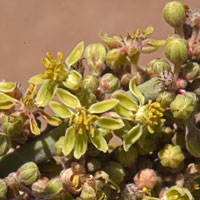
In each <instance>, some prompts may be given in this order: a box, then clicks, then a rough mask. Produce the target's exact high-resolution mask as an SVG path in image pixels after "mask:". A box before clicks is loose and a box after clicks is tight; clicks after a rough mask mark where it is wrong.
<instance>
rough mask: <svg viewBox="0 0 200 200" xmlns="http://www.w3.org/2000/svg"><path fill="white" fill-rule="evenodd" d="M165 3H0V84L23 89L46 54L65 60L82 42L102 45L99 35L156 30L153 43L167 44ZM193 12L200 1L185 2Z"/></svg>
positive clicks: (49, 0)
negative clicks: (59, 54) (58, 54)
mask: <svg viewBox="0 0 200 200" xmlns="http://www.w3.org/2000/svg"><path fill="white" fill-rule="evenodd" d="M167 2H168V1H167V0H15V1H12V0H10V1H5V0H0V35H1V36H0V69H1V71H0V80H2V79H5V80H7V81H16V82H20V83H22V85H23V86H24V87H26V86H27V80H28V79H29V77H31V76H33V75H35V74H38V73H40V72H42V71H43V66H42V63H41V58H42V57H45V54H46V52H47V51H49V52H51V53H52V54H53V55H54V56H55V55H56V52H57V51H61V52H62V53H63V54H64V56H65V58H66V57H67V55H68V54H69V52H70V51H71V50H72V49H73V47H74V46H75V45H76V44H77V43H78V42H80V41H84V42H85V46H87V45H88V44H89V43H94V42H100V39H99V36H98V35H99V33H100V32H101V33H108V34H109V35H110V36H113V35H125V34H126V33H127V32H129V33H133V32H134V31H135V30H136V29H137V28H141V29H142V30H144V29H145V28H146V27H147V26H149V25H152V26H153V27H154V33H153V35H152V38H153V39H166V37H167V36H168V34H169V33H171V31H172V28H171V27H170V26H168V25H167V24H166V23H165V22H164V19H163V17H162V9H163V7H164V5H165V4H166V3H167ZM184 3H186V4H188V5H189V6H190V7H191V8H198V7H200V2H199V0H184ZM162 56H164V54H163V49H161V50H159V51H158V52H156V53H153V54H151V55H144V56H141V59H140V64H143V65H145V64H147V63H148V62H149V61H150V60H151V59H152V58H156V57H162Z"/></svg>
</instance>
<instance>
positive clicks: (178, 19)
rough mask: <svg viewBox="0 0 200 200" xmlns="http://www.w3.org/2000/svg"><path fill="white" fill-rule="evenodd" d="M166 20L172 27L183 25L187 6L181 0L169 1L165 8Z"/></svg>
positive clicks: (164, 15)
mask: <svg viewBox="0 0 200 200" xmlns="http://www.w3.org/2000/svg"><path fill="white" fill-rule="evenodd" d="M163 17H164V19H165V21H166V22H167V23H168V24H169V25H170V26H172V27H177V26H181V25H183V22H184V20H185V8H184V5H183V4H182V3H181V2H178V1H171V2H168V3H167V4H166V5H165V7H164V9H163Z"/></svg>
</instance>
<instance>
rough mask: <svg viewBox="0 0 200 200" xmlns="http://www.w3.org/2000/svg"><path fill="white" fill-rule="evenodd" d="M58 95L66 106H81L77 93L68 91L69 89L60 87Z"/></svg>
mask: <svg viewBox="0 0 200 200" xmlns="http://www.w3.org/2000/svg"><path fill="white" fill-rule="evenodd" d="M56 95H57V96H58V98H59V99H60V100H61V101H62V102H63V103H64V104H65V105H66V106H69V107H71V108H76V107H80V106H81V104H80V101H79V100H78V98H77V97H76V96H75V95H73V94H71V93H70V92H68V91H67V90H64V89H62V88H58V89H57V92H56Z"/></svg>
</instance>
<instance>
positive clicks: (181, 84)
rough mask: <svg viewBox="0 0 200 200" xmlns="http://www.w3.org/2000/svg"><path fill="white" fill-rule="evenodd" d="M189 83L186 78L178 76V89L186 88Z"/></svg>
mask: <svg viewBox="0 0 200 200" xmlns="http://www.w3.org/2000/svg"><path fill="white" fill-rule="evenodd" d="M187 84H188V82H187V80H185V79H182V78H178V79H177V80H176V85H177V87H178V89H184V88H186V87H187Z"/></svg>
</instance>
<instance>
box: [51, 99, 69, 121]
mask: <svg viewBox="0 0 200 200" xmlns="http://www.w3.org/2000/svg"><path fill="white" fill-rule="evenodd" d="M49 106H50V108H51V109H52V110H53V111H54V113H55V114H56V115H57V116H58V117H60V118H63V119H64V118H67V117H70V116H71V113H72V112H71V111H70V110H69V109H68V108H67V106H65V105H63V104H61V103H58V102H56V101H50V102H49Z"/></svg>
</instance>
